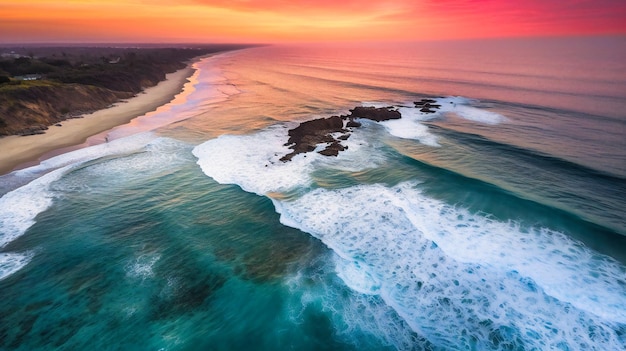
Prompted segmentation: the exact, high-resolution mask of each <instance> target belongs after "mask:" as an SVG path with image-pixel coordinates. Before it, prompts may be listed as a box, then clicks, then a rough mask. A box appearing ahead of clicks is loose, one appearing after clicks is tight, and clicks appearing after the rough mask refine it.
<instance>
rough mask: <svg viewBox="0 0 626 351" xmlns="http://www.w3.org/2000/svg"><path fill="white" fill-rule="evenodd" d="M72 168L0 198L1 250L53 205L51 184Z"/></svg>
mask: <svg viewBox="0 0 626 351" xmlns="http://www.w3.org/2000/svg"><path fill="white" fill-rule="evenodd" d="M70 168H71V165H69V166H65V167H63V168H59V169H57V170H55V171H52V172H50V173H47V174H45V175H44V176H42V177H40V178H37V179H35V180H34V181H32V182H30V183H28V184H26V185H24V186H22V187H21V188H18V189H15V190H13V191H11V192H8V193H6V194H5V195H4V196H2V197H1V198H0V248H1V247H4V246H6V244H8V243H9V242H11V241H13V240H15V239H16V238H18V237H20V236H21V235H22V234H24V233H25V232H26V230H27V229H28V228H30V227H31V226H32V225H33V224H35V217H36V216H37V215H38V214H39V213H41V212H43V211H45V210H46V209H47V208H48V207H49V206H50V205H51V204H52V200H53V198H54V194H53V193H51V192H50V191H49V187H50V184H51V183H52V182H54V181H56V180H58V179H59V178H61V177H62V176H63V175H64V174H65V173H67V172H68V171H69V170H70Z"/></svg>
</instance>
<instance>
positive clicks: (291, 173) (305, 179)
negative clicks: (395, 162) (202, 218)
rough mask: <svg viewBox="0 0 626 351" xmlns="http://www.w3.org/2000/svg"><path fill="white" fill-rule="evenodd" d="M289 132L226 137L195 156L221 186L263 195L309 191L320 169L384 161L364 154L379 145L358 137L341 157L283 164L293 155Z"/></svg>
mask: <svg viewBox="0 0 626 351" xmlns="http://www.w3.org/2000/svg"><path fill="white" fill-rule="evenodd" d="M287 131H288V129H287V128H286V127H284V126H274V127H270V128H268V129H266V130H264V131H261V132H258V133H255V134H251V135H222V136H220V137H218V138H216V139H212V140H209V141H207V142H205V143H203V144H201V145H199V146H197V147H196V148H194V150H193V154H194V156H196V157H197V158H198V165H200V167H201V168H202V171H203V172H204V173H205V174H206V175H208V176H209V177H211V178H213V179H214V180H215V181H217V182H218V183H221V184H237V185H239V186H240V187H241V188H242V189H244V190H245V191H248V192H252V193H256V194H259V195H264V194H267V193H269V192H285V191H289V190H293V189H296V188H299V187H307V186H309V185H310V184H311V182H312V180H311V177H310V173H311V172H312V171H313V169H315V168H317V167H320V166H332V167H336V168H338V169H343V170H349V171H356V170H361V169H366V168H371V167H375V166H376V165H377V162H381V160H382V158H381V157H377V156H376V155H373V156H370V155H368V154H367V153H366V152H362V151H363V150H364V149H365V148H371V147H373V145H374V144H375V143H374V142H371V141H368V140H367V138H365V137H364V136H363V135H358V134H357V133H354V134H353V135H352V136H351V137H350V139H348V140H347V141H343V142H342V143H343V144H344V145H346V146H348V150H346V151H343V152H341V153H340V154H339V156H338V157H327V156H322V155H320V154H318V153H317V152H309V153H305V154H298V155H296V156H295V157H293V158H292V160H291V161H289V162H282V161H280V158H281V157H283V156H284V155H286V154H288V153H290V152H291V151H292V150H291V149H289V148H288V147H286V146H285V145H284V144H285V143H286V142H287V140H288V139H289V136H288V135H287ZM324 147H325V146H323V145H322V146H320V147H319V150H322V149H323V148H324ZM357 151H361V152H357Z"/></svg>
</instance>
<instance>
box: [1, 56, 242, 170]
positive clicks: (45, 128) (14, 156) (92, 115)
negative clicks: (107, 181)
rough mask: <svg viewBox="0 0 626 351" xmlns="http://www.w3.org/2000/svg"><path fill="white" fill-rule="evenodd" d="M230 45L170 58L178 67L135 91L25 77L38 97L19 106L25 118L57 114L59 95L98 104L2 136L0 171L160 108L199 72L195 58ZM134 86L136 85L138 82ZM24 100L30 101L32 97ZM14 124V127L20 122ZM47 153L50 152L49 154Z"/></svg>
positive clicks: (4, 119)
mask: <svg viewBox="0 0 626 351" xmlns="http://www.w3.org/2000/svg"><path fill="white" fill-rule="evenodd" d="M238 48H239V47H238ZM232 49H237V48H230V49H228V48H225V49H222V50H219V51H215V50H209V51H211V52H206V51H207V50H203V51H199V52H198V55H196V56H195V57H193V58H190V59H187V60H185V61H184V62H182V65H177V64H176V62H173V63H170V64H168V65H167V67H174V66H173V65H174V64H176V65H177V66H175V67H176V68H179V69H178V70H175V71H173V72H171V73H164V74H163V78H164V79H162V80H160V81H157V82H156V83H154V82H152V81H147V82H146V81H144V82H143V83H144V84H143V85H144V89H142V90H139V91H137V92H134V91H133V92H131V93H128V92H124V91H119V90H111V89H108V92H109V93H107V89H104V88H100V87H97V86H93V85H80V84H76V83H67V84H63V83H58V82H55V81H53V82H36V83H34V84H33V83H31V82H26V83H21V84H20V85H22V84H24V85H25V86H27V88H26V90H27V91H29V90H30V92H29V93H28V94H31V93H32V94H31V95H33V96H35V97H36V98H37V102H32V101H31V102H30V103H24V104H23V105H21V106H19V109H20V110H21V111H20V110H17V111H18V113H17V115H20V112H21V113H22V115H23V116H24V118H27V119H28V118H30V120H31V121H32V120H33V117H32V116H31V115H30V114H32V113H40V114H43V115H45V114H46V113H48V114H50V112H49V111H50V110H52V114H54V111H55V109H54V108H50V105H51V104H53V103H60V102H63V101H58V100H65V99H72V98H76V99H77V100H81V99H82V100H85V99H86V100H92V101H94V103H93V104H91V106H98V108H90V109H89V110H88V111H81V110H77V109H74V110H71V111H65V112H66V113H65V114H64V115H63V116H60V115H59V114H58V113H57V114H56V115H54V116H52V118H51V119H46V118H44V121H46V122H47V123H46V124H45V125H43V124H41V122H39V121H37V122H35V123H34V125H33V126H29V127H27V128H26V129H24V128H22V129H21V131H22V132H19V133H15V132H14V133H11V134H14V135H8V136H0V150H2V153H0V174H6V173H9V172H11V171H12V170H15V169H18V168H23V167H24V166H29V165H32V164H36V163H38V162H40V161H41V160H42V159H45V158H47V157H50V155H51V154H52V153H53V151H54V150H58V149H62V148H66V147H69V146H73V145H79V144H81V143H83V142H85V141H86V140H87V138H89V137H91V136H94V135H96V134H99V133H102V132H104V131H106V130H109V129H111V128H113V127H116V126H118V125H122V124H126V123H128V122H130V121H131V120H132V119H134V118H136V117H139V116H142V115H145V114H146V113H148V112H151V111H154V110H156V109H157V108H158V107H159V106H162V105H165V104H167V103H169V102H171V101H172V100H173V99H174V98H175V97H176V96H177V95H178V94H179V93H181V92H182V91H183V88H184V86H185V84H186V83H187V82H189V78H190V77H191V76H192V75H193V73H194V72H195V69H193V68H192V64H193V63H194V62H196V61H197V60H199V59H201V58H202V57H206V56H210V55H212V54H214V53H219V52H224V51H229V50H232ZM180 66H182V68H180ZM0 74H1V73H0ZM137 83H141V82H137ZM152 83H154V84H152ZM39 86H44V87H45V88H44V89H43V90H42V89H41V88H38V87H39ZM139 86H141V85H139ZM0 87H2V85H0ZM31 87H36V88H34V89H33V88H31ZM135 87H136V86H135ZM133 89H134V90H136V88H133ZM81 93H82V94H81ZM63 96H65V97H63ZM3 97H4V98H5V99H7V97H6V95H5V96H2V91H1V90H0V99H2V98H3ZM50 100H52V101H50ZM21 102H28V98H25V99H24V100H23V101H21ZM69 102H71V101H69ZM81 106H85V104H84V103H83V104H82V105H81ZM46 108H48V110H46ZM42 111H43V113H42ZM81 112H82V113H81ZM10 117H15V115H13V116H7V111H0V122H4V125H5V126H6V125H7V123H6V122H7V121H8V122H9V124H10V123H11V122H14V120H11V119H10ZM14 119H15V118H14ZM15 123H19V122H15ZM13 130H14V131H15V130H17V128H14V129H13ZM24 131H25V132H24ZM4 134H5V135H6V134H7V133H6V132H5V133H4ZM16 134H17V135H16ZM46 155H49V156H47V157H46Z"/></svg>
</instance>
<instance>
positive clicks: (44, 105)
mask: <svg viewBox="0 0 626 351" xmlns="http://www.w3.org/2000/svg"><path fill="white" fill-rule="evenodd" d="M240 48H244V46H242V45H203V46H195V47H193V48H189V47H180V46H179V47H171V48H155V47H134V48H110V47H40V48H36V47H29V48H0V54H2V56H1V57H0V136H2V135H11V134H33V133H41V132H42V131H43V130H45V129H47V126H50V125H52V124H55V123H58V122H60V121H62V120H64V119H66V118H70V117H72V116H76V115H80V114H82V113H86V112H91V111H95V110H99V109H102V108H105V107H107V106H109V105H111V104H112V103H114V102H116V101H118V100H119V99H124V98H129V97H132V96H133V95H135V94H137V93H139V92H140V91H142V90H143V89H145V88H147V87H151V86H154V85H156V84H157V83H158V82H160V81H162V80H164V79H165V75H166V74H167V73H171V72H174V71H176V70H178V69H181V68H184V67H185V65H186V62H187V61H189V60H190V59H192V58H194V57H197V56H202V55H206V54H209V53H214V52H219V51H226V50H235V49H240ZM31 79H32V80H31Z"/></svg>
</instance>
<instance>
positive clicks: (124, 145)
mask: <svg viewBox="0 0 626 351" xmlns="http://www.w3.org/2000/svg"><path fill="white" fill-rule="evenodd" d="M154 138H155V135H154V134H153V133H150V132H146V133H141V134H136V135H133V137H131V138H122V139H117V140H113V141H111V142H108V143H104V144H99V145H94V146H90V147H86V148H83V149H79V150H74V151H71V152H68V153H65V154H61V155H59V156H55V157H53V158H50V159H47V160H44V161H42V162H41V163H40V164H38V165H36V166H33V167H29V168H25V169H21V170H17V171H14V172H13V173H11V175H12V176H16V177H26V178H28V177H35V176H40V175H42V174H44V173H46V172H48V171H50V170H53V169H57V168H60V167H64V166H67V165H71V164H77V163H81V162H86V161H90V160H94V159H96V158H100V157H106V156H111V155H120V154H130V153H134V152H137V151H139V150H141V148H143V147H145V146H146V144H148V143H149V142H150V141H152V140H154Z"/></svg>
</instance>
